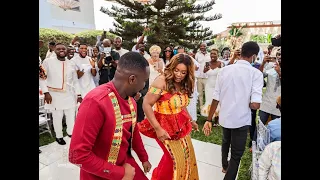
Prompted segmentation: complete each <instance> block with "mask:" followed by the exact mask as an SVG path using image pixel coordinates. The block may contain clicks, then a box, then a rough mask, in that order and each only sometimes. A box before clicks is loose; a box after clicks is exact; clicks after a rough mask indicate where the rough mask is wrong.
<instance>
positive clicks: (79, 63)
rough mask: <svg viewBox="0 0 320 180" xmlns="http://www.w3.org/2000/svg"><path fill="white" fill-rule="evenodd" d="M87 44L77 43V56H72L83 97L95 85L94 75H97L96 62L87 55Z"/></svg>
mask: <svg viewBox="0 0 320 180" xmlns="http://www.w3.org/2000/svg"><path fill="white" fill-rule="evenodd" d="M87 53H88V52H87V45H86V44H80V45H79V56H74V57H73V58H72V59H71V61H72V62H73V63H74V65H75V66H74V67H75V70H76V73H77V75H78V78H79V85H80V92H81V96H82V97H83V98H84V97H85V96H86V95H87V93H88V92H89V91H91V90H92V89H94V88H95V87H96V85H95V83H94V77H95V76H96V75H97V70H96V62H95V61H93V60H92V59H91V58H90V57H89V56H87Z"/></svg>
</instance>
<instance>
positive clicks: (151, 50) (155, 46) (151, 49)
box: [149, 45, 161, 54]
mask: <svg viewBox="0 0 320 180" xmlns="http://www.w3.org/2000/svg"><path fill="white" fill-rule="evenodd" d="M154 51H157V52H159V54H160V53H161V48H160V46H158V45H153V46H151V47H150V49H149V52H150V54H152V52H154Z"/></svg>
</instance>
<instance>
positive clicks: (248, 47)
mask: <svg viewBox="0 0 320 180" xmlns="http://www.w3.org/2000/svg"><path fill="white" fill-rule="evenodd" d="M259 51H260V47H259V45H258V44H257V43H256V42H254V41H248V42H246V43H244V44H243V45H242V47H241V56H242V57H246V58H249V57H251V56H253V55H256V56H257V55H258V53H259Z"/></svg>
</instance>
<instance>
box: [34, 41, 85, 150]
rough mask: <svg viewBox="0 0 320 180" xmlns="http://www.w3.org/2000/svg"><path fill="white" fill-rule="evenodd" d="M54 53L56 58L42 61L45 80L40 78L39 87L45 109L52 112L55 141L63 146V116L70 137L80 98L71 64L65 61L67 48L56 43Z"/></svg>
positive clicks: (75, 75)
mask: <svg viewBox="0 0 320 180" xmlns="http://www.w3.org/2000/svg"><path fill="white" fill-rule="evenodd" d="M55 53H56V57H51V58H48V59H46V60H45V61H43V63H42V67H43V69H44V71H45V72H46V79H44V78H40V79H39V85H40V88H41V89H42V91H43V93H44V99H45V103H46V104H45V108H46V109H49V110H50V111H51V112H52V117H53V127H54V131H55V134H56V141H57V142H58V144H60V145H65V144H66V142H65V141H64V139H63V133H62V118H63V114H65V116H66V124H67V135H68V136H69V137H71V135H72V131H73V126H74V120H75V110H76V109H75V108H76V103H77V102H81V101H82V98H81V94H80V87H79V83H78V78H77V74H76V72H75V70H74V66H73V63H72V62H71V61H69V60H67V59H66V56H67V47H66V46H65V45H63V44H59V43H58V44H57V45H56V49H55ZM76 97H78V98H76Z"/></svg>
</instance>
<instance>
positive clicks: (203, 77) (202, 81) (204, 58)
mask: <svg viewBox="0 0 320 180" xmlns="http://www.w3.org/2000/svg"><path fill="white" fill-rule="evenodd" d="M195 57H196V58H195V59H196V61H197V62H198V63H199V64H200V66H199V69H198V70H197V71H196V72H195V76H196V78H197V89H198V93H199V105H200V107H202V106H203V105H204V99H203V95H204V89H205V87H206V83H207V79H208V75H207V74H205V73H204V72H203V69H204V67H205V65H206V62H210V61H211V58H210V53H208V52H207V44H206V43H204V42H203V43H201V44H200V51H199V52H197V53H196V56H195ZM200 109H201V108H200Z"/></svg>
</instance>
